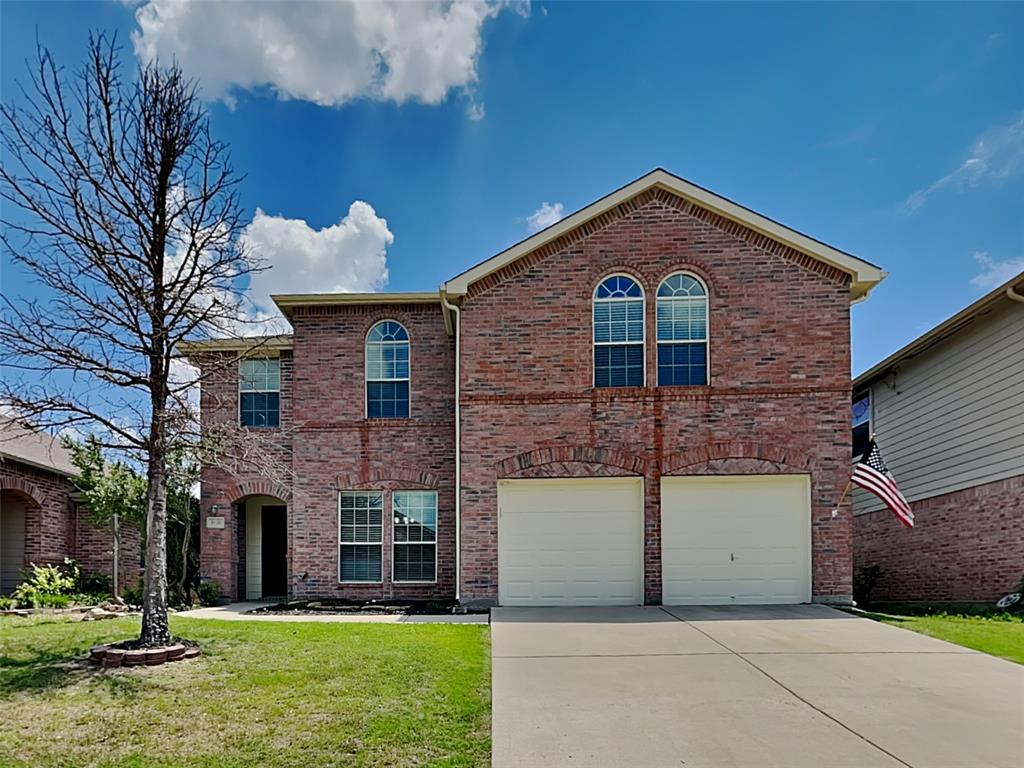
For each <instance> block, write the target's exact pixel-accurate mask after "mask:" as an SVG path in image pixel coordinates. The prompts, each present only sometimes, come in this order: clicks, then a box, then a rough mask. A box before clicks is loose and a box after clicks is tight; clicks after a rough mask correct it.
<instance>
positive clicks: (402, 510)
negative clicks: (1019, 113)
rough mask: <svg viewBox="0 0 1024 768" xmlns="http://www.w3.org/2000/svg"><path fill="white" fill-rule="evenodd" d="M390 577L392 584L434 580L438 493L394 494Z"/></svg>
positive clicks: (435, 572) (399, 492) (435, 574)
mask: <svg viewBox="0 0 1024 768" xmlns="http://www.w3.org/2000/svg"><path fill="white" fill-rule="evenodd" d="M391 507H392V512H393V518H394V526H395V527H394V537H393V542H392V549H393V552H392V567H391V570H392V573H391V578H392V580H393V581H395V582H401V581H436V580H437V491H395V492H394V493H393V494H392V495H391Z"/></svg>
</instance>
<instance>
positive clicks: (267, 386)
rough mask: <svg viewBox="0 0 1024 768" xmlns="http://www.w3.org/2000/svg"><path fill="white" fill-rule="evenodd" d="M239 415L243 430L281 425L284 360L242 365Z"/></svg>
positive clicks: (239, 378)
mask: <svg viewBox="0 0 1024 768" xmlns="http://www.w3.org/2000/svg"><path fill="white" fill-rule="evenodd" d="M238 411H239V415H240V418H241V423H242V426H243V427H276V426H279V425H280V423H281V361H280V360H278V359H277V358H269V357H265V358H255V359H252V360H240V361H239V363H238Z"/></svg>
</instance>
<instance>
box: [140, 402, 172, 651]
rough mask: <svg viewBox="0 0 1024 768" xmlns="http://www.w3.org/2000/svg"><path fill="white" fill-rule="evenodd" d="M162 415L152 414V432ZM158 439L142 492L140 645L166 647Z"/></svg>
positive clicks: (163, 494)
mask: <svg viewBox="0 0 1024 768" xmlns="http://www.w3.org/2000/svg"><path fill="white" fill-rule="evenodd" d="M162 420H163V414H154V418H153V432H154V433H156V432H157V430H159V429H161V427H160V426H159V424H160V422H161V421H162ZM163 446H164V441H163V439H162V436H159V437H158V436H156V435H155V434H154V439H152V440H151V443H150V449H149V471H148V473H147V480H148V487H147V489H146V578H145V582H144V589H143V594H142V634H141V635H140V636H139V639H140V640H141V641H142V643H143V645H151V646H152V645H169V644H170V642H171V631H170V627H169V625H168V622H167V535H166V532H167V471H166V465H165V461H166V457H165V456H164V447H163Z"/></svg>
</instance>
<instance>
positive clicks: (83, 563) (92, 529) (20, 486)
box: [0, 459, 142, 584]
mask: <svg viewBox="0 0 1024 768" xmlns="http://www.w3.org/2000/svg"><path fill="white" fill-rule="evenodd" d="M0 489H3V490H4V491H6V492H11V493H18V494H19V495H21V497H22V499H23V500H24V501H25V502H26V503H25V562H24V563H23V566H24V567H26V568H27V567H28V566H29V564H30V563H35V564H36V565H56V564H60V563H63V562H64V558H65V557H71V558H73V559H74V560H76V561H78V564H79V567H80V568H81V569H82V573H83V575H89V574H90V573H92V572H94V571H99V572H102V573H105V574H107V575H108V576H110V575H112V574H113V561H112V548H113V537H112V534H111V532H110V531H109V530H102V529H100V528H97V527H96V526H94V525H93V524H92V522H91V521H90V520H89V518H88V515H87V513H86V512H85V510H84V509H82V510H80V509H79V505H78V504H76V503H75V502H74V501H72V495H73V494H74V493H75V486H74V484H73V483H72V482H71V480H70V479H68V478H67V477H66V476H64V475H61V474H58V473H56V472H48V471H46V470H45V469H40V468H38V467H33V466H31V465H29V464H22V463H21V462H18V461H15V460H13V459H7V460H5V461H3V462H2V463H0ZM140 546H141V538H140V536H139V533H138V531H136V530H135V529H133V528H131V527H130V526H125V528H124V530H123V531H122V551H123V557H122V559H121V574H122V579H123V581H122V583H123V584H134V583H135V582H136V581H137V580H138V578H139V576H141V574H142V570H141V568H140V567H139V551H140Z"/></svg>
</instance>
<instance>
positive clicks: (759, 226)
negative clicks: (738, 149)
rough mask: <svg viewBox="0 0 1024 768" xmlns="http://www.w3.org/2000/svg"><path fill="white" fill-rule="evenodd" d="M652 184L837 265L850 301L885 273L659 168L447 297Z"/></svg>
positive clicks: (477, 273) (465, 278)
mask: <svg viewBox="0 0 1024 768" xmlns="http://www.w3.org/2000/svg"><path fill="white" fill-rule="evenodd" d="M654 187H660V188H662V189H665V190H668V191H669V192H672V193H673V194H676V195H678V196H679V197H682V198H685V199H687V200H689V201H691V202H693V203H695V204H696V205H699V206H700V207H702V208H707V209H708V210H710V211H713V212H715V213H717V214H719V215H720V216H724V217H725V218H727V219H731V220H732V221H736V222H738V223H740V224H743V225H744V226H747V227H750V228H751V229H753V230H755V231H756V232H760V233H761V234H763V235H765V236H766V237H770V238H772V239H773V240H777V241H779V242H780V243H784V244H785V245H788V246H790V247H791V248H794V249H796V250H798V251H800V252H801V253H806V254H807V255H808V256H812V257H814V258H816V259H819V260H820V261H823V262H825V263H826V264H829V265H831V266H833V267H835V268H836V269H839V270H841V271H843V272H846V273H848V274H849V275H850V276H851V282H850V299H851V301H857V300H860V299H863V298H865V297H866V296H867V295H868V293H869V292H870V291H871V289H872V288H874V287H875V286H876V285H877V284H878V283H880V282H881V281H882V280H883V279H884V278H885V275H886V273H885V272H884V271H883V270H882V269H881V268H879V267H877V266H875V265H874V264H871V263H870V262H867V261H864V260H863V259H858V258H857V257H856V256H853V255H851V254H849V253H846V252H844V251H840V250H838V249H837V248H833V247H832V246H830V245H827V244H826V243H823V242H821V241H819V240H815V239H814V238H812V237H808V236H807V235H805V234H803V233H801V232H797V231H796V230H794V229H790V228H789V227H786V226H783V225H782V224H779V223H778V222H777V221H773V220H772V219H769V218H768V217H766V216H762V215H761V214H759V213H756V212H755V211H752V210H750V209H749V208H744V207H743V206H741V205H739V204H737V203H734V202H733V201H732V200H729V199H727V198H724V197H721V196H719V195H716V194H715V193H713V192H711V191H709V190H707V189H704V188H703V187H699V186H697V185H696V184H692V183H691V182H689V181H686V180H685V179H682V178H680V177H678V176H674V175H673V174H671V173H669V172H668V171H666V170H664V169H661V168H658V169H656V170H654V171H651V172H650V173H648V174H647V175H646V176H642V177H640V178H639V179H637V180H636V181H634V182H632V183H630V184H627V185H626V186H624V187H622V188H620V189H618V190H616V191H615V192H612V193H611V194H610V195H606V196H605V197H602V198H601V199H600V200H598V201H596V202H594V203H591V204H590V205H588V206H587V207H586V208H582V209H580V210H578V211H576V212H575V213H573V214H571V215H570V216H567V217H566V218H564V219H562V220H561V221H559V222H557V223H556V224H552V225H551V226H550V227H548V228H547V229H544V230H541V231H540V232H538V233H537V234H535V235H533V236H531V237H528V238H527V239H525V240H522V241H521V242H519V243H516V244H515V245H513V246H512V247H511V248H507V249H506V250H504V251H502V252H501V253H499V254H497V255H496V256H493V257H491V258H490V259H488V260H487V261H484V262H481V263H480V264H477V265H476V266H475V267H471V268H470V269H468V270H466V271H465V272H463V273H462V274H460V275H456V276H455V277H454V278H452V279H451V280H449V281H448V282H446V283H445V284H444V290H445V292H446V293H447V294H449V295H450V296H463V295H465V294H466V293H467V292H468V291H469V287H470V285H472V284H473V283H475V282H477V281H478V280H481V279H483V278H484V277H487V276H488V275H490V274H492V273H494V272H497V271H498V270H499V269H501V268H503V267H505V266H506V265H508V264H510V263H512V262H513V261H515V260H516V259H519V258H521V257H523V256H525V255H526V254H528V253H530V252H531V251H534V250H536V249H537V248H540V247H541V246H543V245H545V244H546V243H549V242H551V241H552V240H554V239H556V238H558V237H561V236H562V235H564V234H566V233H567V232H570V231H571V230H573V229H575V228H576V227H579V226H580V225H582V224H585V223H586V222H588V221H590V220H591V219H593V218H596V217H597V216H600V215H601V214H603V213H604V212H605V211H608V210H610V209H611V208H614V207H615V206H617V205H619V204H621V203H623V202H625V201H626V200H629V199H630V198H632V197H635V196H636V195H639V194H640V193H642V192H646V191H647V190H648V189H651V188H654Z"/></svg>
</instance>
